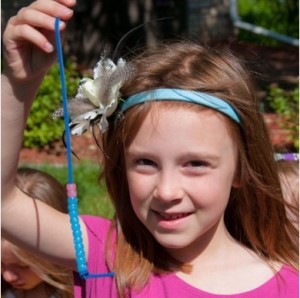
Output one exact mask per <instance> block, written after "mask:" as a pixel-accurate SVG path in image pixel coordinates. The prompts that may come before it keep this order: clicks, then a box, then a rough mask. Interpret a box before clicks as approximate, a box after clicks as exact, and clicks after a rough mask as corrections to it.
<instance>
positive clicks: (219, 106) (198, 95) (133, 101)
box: [121, 88, 241, 125]
mask: <svg viewBox="0 0 300 298" xmlns="http://www.w3.org/2000/svg"><path fill="white" fill-rule="evenodd" d="M151 100H153V101H159V100H162V101H171V100H176V101H185V102H190V103H195V104H198V105H203V106H206V107H209V108H212V109H214V110H217V111H218V112H220V113H223V114H225V115H226V116H228V117H229V118H231V119H232V120H234V121H235V122H237V123H238V124H240V125H241V120H240V117H239V115H238V113H237V112H236V111H235V109H234V108H233V107H232V106H231V105H230V104H228V103H227V102H226V101H224V100H223V99H220V98H217V97H215V96H212V95H208V94H206V93H203V92H197V91H192V90H183V89H167V88H165V89H153V90H149V91H146V92H141V93H137V94H134V95H132V96H129V97H128V98H127V99H126V100H125V101H124V103H123V104H122V106H121V111H122V112H125V111H126V110H128V109H130V108H131V107H133V106H135V105H138V104H141V103H144V102H146V101H151Z"/></svg>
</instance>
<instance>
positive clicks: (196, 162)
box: [187, 160, 208, 167]
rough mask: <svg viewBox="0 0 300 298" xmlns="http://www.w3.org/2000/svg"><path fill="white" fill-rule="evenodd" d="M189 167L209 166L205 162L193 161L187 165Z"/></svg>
mask: <svg viewBox="0 0 300 298" xmlns="http://www.w3.org/2000/svg"><path fill="white" fill-rule="evenodd" d="M187 166H190V167H206V166H208V163H207V162H206V161H203V160H191V161H189V162H188V163H187Z"/></svg>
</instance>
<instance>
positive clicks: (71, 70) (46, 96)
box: [23, 61, 80, 148]
mask: <svg viewBox="0 0 300 298" xmlns="http://www.w3.org/2000/svg"><path fill="white" fill-rule="evenodd" d="M65 74H66V75H65V77H66V84H67V94H68V96H69V97H71V96H74V95H75V94H76V92H77V88H78V83H79V79H80V76H79V74H78V72H77V71H76V65H75V63H73V62H71V61H67V62H66V63H65ZM61 105H62V97H61V84H60V80H59V68H58V65H57V64H55V65H53V66H52V67H51V69H50V71H49V72H48V74H47V75H46V77H45V78H44V80H43V82H42V84H41V86H40V88H39V91H38V94H37V98H36V100H35V101H34V103H33V106H32V110H31V114H30V116H29V118H28V121H27V126H26V129H25V133H24V144H23V145H24V147H27V148H34V147H42V146H44V145H46V144H49V143H51V142H53V141H54V140H57V139H61V137H62V134H63V131H64V123H63V120H62V119H59V120H54V119H53V117H52V114H53V112H54V111H55V110H56V109H58V108H59V107H60V106H61Z"/></svg>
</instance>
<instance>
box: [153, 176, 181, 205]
mask: <svg viewBox="0 0 300 298" xmlns="http://www.w3.org/2000/svg"><path fill="white" fill-rule="evenodd" d="M154 196H155V197H156V198H157V199H159V200H161V201H166V202H167V201H168V202H172V201H180V200H182V198H183V190H182V185H181V183H180V179H179V177H178V175H177V174H176V172H174V171H172V170H169V171H165V172H162V173H161V175H160V176H159V179H158V181H157V185H156V188H155V191H154Z"/></svg>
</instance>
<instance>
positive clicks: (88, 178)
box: [20, 161, 114, 218]
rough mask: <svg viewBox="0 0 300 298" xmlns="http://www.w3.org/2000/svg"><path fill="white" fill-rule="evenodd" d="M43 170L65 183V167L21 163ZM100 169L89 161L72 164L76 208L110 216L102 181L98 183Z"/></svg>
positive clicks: (110, 211)
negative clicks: (75, 186)
mask: <svg viewBox="0 0 300 298" xmlns="http://www.w3.org/2000/svg"><path fill="white" fill-rule="evenodd" d="M22 166H26V167H30V168H35V169H38V170H41V171H44V172H46V173H48V174H50V175H52V176H53V177H55V178H56V179H57V180H58V181H59V182H61V183H62V184H66V183H67V168H66V167H65V166H54V165H50V164H42V165H38V164H21V165H20V167H22ZM99 173H100V169H99V166H98V165H95V164H93V163H91V162H89V161H81V162H80V163H79V164H74V165H73V178H74V182H75V183H76V184H77V193H78V208H79V213H80V214H92V215H100V216H104V217H108V218H111V217H112V216H113V213H114V211H113V207H112V205H111V203H110V200H109V198H108V195H107V192H106V188H105V185H104V183H103V182H102V183H101V184H99V181H98V177H99Z"/></svg>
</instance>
